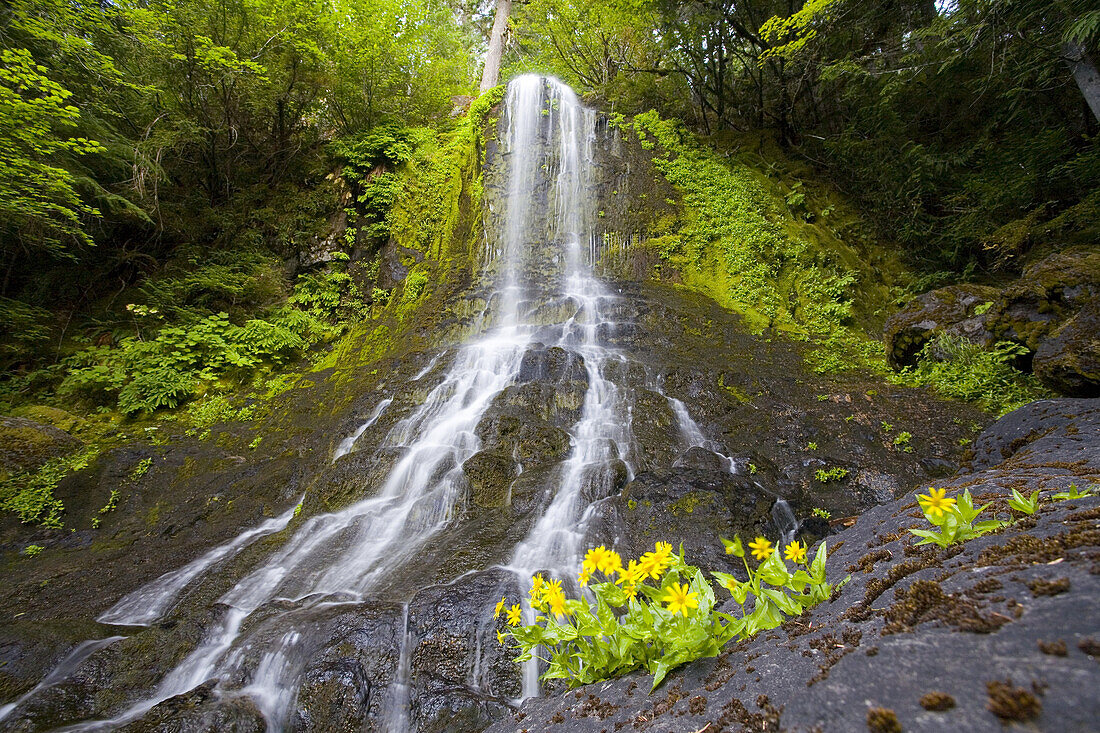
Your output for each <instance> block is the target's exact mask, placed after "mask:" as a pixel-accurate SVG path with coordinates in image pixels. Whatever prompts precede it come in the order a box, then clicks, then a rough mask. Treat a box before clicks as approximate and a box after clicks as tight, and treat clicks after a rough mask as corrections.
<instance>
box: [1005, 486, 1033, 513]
mask: <svg viewBox="0 0 1100 733" xmlns="http://www.w3.org/2000/svg"><path fill="white" fill-rule="evenodd" d="M1008 505H1009V506H1010V507H1012V508H1013V509H1014V510H1016V511H1018V512H1019V513H1020V514H1027V515H1028V516H1031V515H1032V514H1034V513H1035V510H1036V509H1038V508H1039V492H1038V491H1032V492H1031V496H1024V495H1023V494H1021V493H1020V492H1019V490H1017V489H1013V490H1012V498H1011V499H1009V500H1008Z"/></svg>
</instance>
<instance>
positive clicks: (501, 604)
mask: <svg viewBox="0 0 1100 733" xmlns="http://www.w3.org/2000/svg"><path fill="white" fill-rule="evenodd" d="M503 610H504V596H501V597H500V600H499V601H497V607H496V610H495V611H493V618H500V612H501V611H503Z"/></svg>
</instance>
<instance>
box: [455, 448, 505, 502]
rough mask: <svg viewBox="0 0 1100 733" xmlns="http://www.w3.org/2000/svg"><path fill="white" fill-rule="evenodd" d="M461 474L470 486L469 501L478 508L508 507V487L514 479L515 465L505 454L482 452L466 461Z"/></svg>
mask: <svg viewBox="0 0 1100 733" xmlns="http://www.w3.org/2000/svg"><path fill="white" fill-rule="evenodd" d="M462 472H463V473H464V474H466V480H467V481H468V482H469V484H470V499H471V500H472V501H473V503H474V504H476V505H477V506H479V507H483V508H492V507H503V506H507V505H508V486H509V485H510V484H511V483H512V479H514V478H515V477H516V474H517V470H516V464H515V462H513V461H512V459H511V458H510V457H509V456H508V455H507V454H505V453H502V452H500V451H491V450H483V451H479V452H477V453H475V454H474V455H472V456H470V457H469V458H467V459H466V462H465V463H463V464H462Z"/></svg>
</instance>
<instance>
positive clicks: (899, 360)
mask: <svg viewBox="0 0 1100 733" xmlns="http://www.w3.org/2000/svg"><path fill="white" fill-rule="evenodd" d="M998 296H999V293H998V291H997V289H996V288H989V287H985V286H982V285H951V286H948V287H946V288H939V289H938V290H932V291H930V292H927V293H925V294H923V295H920V296H918V297H916V298H914V299H913V300H911V301H909V303H907V304H906V306H905V307H904V308H902V309H901V310H900V311H898V312H897V313H895V314H894V315H892V316H891V317H890V318H889V319H888V320H887V321H886V325H885V327H884V328H883V339H884V340H885V342H886V356H887V358H888V359H889V361H890V365H891V366H893V367H894V368H895V369H898V368H901V367H904V366H912V365H913V364H915V363H916V362H917V355H918V354H919V353H920V350H921V349H922V348H924V345H925V344H926V343H928V342H929V341H931V340H932V339H934V338H936V337H938V336H940V335H951V336H964V337H966V338H967V339H969V340H970V341H974V342H977V343H981V344H984V345H988V344H990V343H992V335H991V334H990V332H989V330H988V329H987V326H986V321H987V320H988V314H986V313H984V312H983V313H978V312H977V311H979V310H982V309H981V306H982V305H983V304H986V303H992V302H993V301H995V300H996V299H997V297H998Z"/></svg>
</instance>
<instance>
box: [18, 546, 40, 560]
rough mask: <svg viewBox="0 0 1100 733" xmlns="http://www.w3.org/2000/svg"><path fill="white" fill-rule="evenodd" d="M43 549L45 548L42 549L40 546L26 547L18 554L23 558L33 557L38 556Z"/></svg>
mask: <svg viewBox="0 0 1100 733" xmlns="http://www.w3.org/2000/svg"><path fill="white" fill-rule="evenodd" d="M45 549H46V548H45V547H43V546H42V545H27V546H26V547H24V548H23V551H22V552H21V553H19V554H20V555H23V556H24V557H35V556H36V555H38V554H39V553H40V552H42V551H43V550H45Z"/></svg>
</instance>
